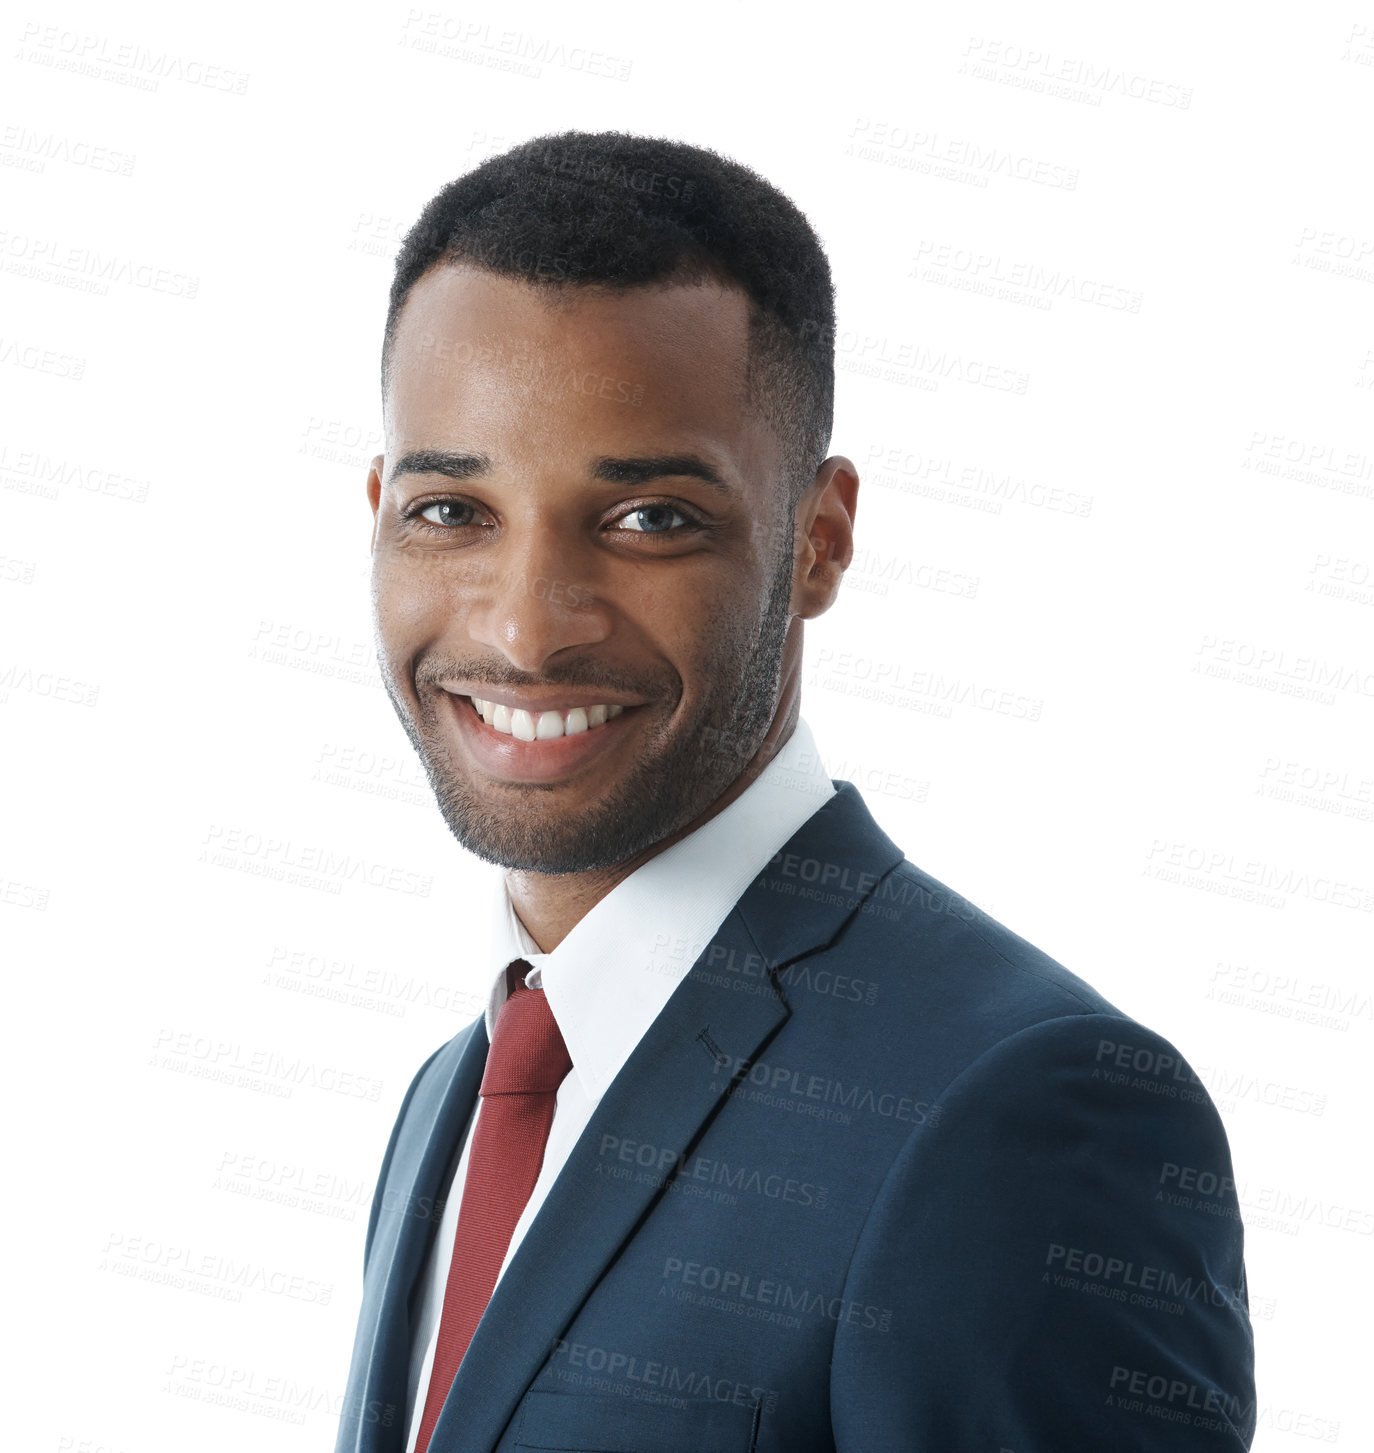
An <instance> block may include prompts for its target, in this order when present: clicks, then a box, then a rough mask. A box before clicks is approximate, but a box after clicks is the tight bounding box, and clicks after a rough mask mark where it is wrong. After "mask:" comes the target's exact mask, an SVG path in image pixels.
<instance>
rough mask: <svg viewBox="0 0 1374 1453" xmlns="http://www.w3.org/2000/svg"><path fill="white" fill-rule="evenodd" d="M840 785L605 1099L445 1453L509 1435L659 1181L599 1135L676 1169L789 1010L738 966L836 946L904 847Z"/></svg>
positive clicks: (507, 1288)
mask: <svg viewBox="0 0 1374 1453" xmlns="http://www.w3.org/2000/svg"><path fill="white" fill-rule="evenodd" d="M836 785H837V788H838V790H837V793H836V795H835V796H834V797H832V798H830V799H829V800H828V801H827V803H826V804H825V806H824V807H822V808H821V809H820V810H819V811H817V812H816V813H814V814H813V815H812V816H811V817H810V818H808V819H807V821H806V822H805V823H803V824H802V826H801V828H800V829H799V830H798V831H797V833H795V834H794V835H793V837H792V838H791V839H790V841H789V842H788V843H787V844H786V845H785V846H784V847H783V849H782V850H781V851H780V852H779V853H778V854H776V855H775V856H774V858H773V860H772V862H770V864H769V865H768V867H767V868H765V870H764V871H763V872H762V873H761V874H760V875H759V876H758V877H757V878H756V879H755V880H754V882H753V883H752V884H751V885H750V887H749V888H748V890H746V892H745V893H744V895H743V896H742V897H741V899H740V901H739V903H738V904H736V906H735V908H734V909H733V910H732V911H731V913H730V915H729V916H728V917H727V918H726V920H725V922H724V923H723V924H722V925H721V927H720V929H719V931H718V932H717V934H716V936H715V938H714V940H713V942H712V943H711V944H709V945H708V946H707V948H706V949H705V950H704V952H703V953H702V954H701V956H700V957H699V958H698V959H697V961H696V963H695V964H694V965H693V966H692V969H691V971H690V972H689V973H688V975H687V976H686V978H685V979H684V980H683V982H682V983H681V984H680V985H679V986H678V988H677V990H676V991H675V992H674V994H673V996H672V998H671V999H669V1001H668V1003H667V1005H666V1007H665V1008H664V1010H663V1012H662V1013H661V1014H660V1015H659V1017H658V1018H657V1019H656V1020H655V1021H654V1023H653V1024H652V1025H651V1026H650V1028H649V1030H648V1032H647V1033H646V1034H645V1036H644V1038H643V1039H642V1040H641V1041H640V1043H639V1045H638V1046H637V1047H636V1049H635V1051H634V1053H633V1054H632V1055H631V1056H630V1058H629V1060H628V1061H627V1062H626V1065H625V1067H624V1069H623V1070H622V1071H621V1072H620V1074H619V1075H618V1076H617V1077H616V1079H615V1081H614V1082H613V1083H612V1085H611V1087H610V1088H609V1089H608V1090H607V1092H606V1094H605V1095H604V1096H603V1097H602V1100H601V1103H600V1104H599V1105H598V1106H597V1109H596V1112H595V1113H594V1114H593V1116H592V1118H591V1120H590V1121H589V1122H588V1125H587V1128H586V1130H584V1131H583V1133H582V1136H581V1137H580V1139H579V1140H578V1142H577V1144H576V1146H574V1148H573V1151H572V1154H571V1156H570V1157H569V1159H568V1163H567V1165H566V1166H565V1167H564V1168H563V1171H562V1173H561V1174H560V1175H559V1176H558V1178H557V1180H556V1181H555V1182H554V1184H553V1187H552V1189H551V1191H550V1193H549V1196H548V1199H547V1200H546V1201H545V1203H544V1205H543V1206H542V1207H541V1208H540V1211H539V1214H538V1215H537V1216H536V1217H535V1219H534V1221H533V1223H532V1224H531V1226H530V1229H529V1231H528V1233H527V1234H526V1236H525V1238H524V1240H523V1241H522V1242H521V1244H520V1246H519V1248H518V1250H517V1251H516V1253H515V1255H514V1256H513V1257H512V1259H511V1262H510V1265H509V1266H508V1267H507V1269H506V1272H505V1275H504V1276H503V1277H502V1278H501V1281H500V1283H499V1284H498V1286H497V1288H496V1292H495V1294H494V1295H493V1297H492V1300H491V1303H490V1305H489V1306H488V1308H487V1311H486V1314H485V1315H484V1316H483V1318H482V1321H481V1323H480V1324H479V1326H478V1328H477V1333H476V1335H475V1336H474V1338H473V1340H472V1344H471V1346H470V1347H469V1348H468V1352H467V1355H466V1356H465V1357H464V1359H463V1362H462V1365H461V1366H460V1367H459V1369H458V1375H457V1377H456V1378H455V1379H454V1382H453V1387H452V1390H451V1391H450V1393H449V1396H448V1399H447V1400H446V1402H445V1404H444V1409H443V1412H442V1413H441V1414H440V1417H439V1421H438V1424H437V1426H436V1427H435V1430H434V1437H433V1440H432V1443H431V1447H432V1448H433V1450H434V1453H440V1450H442V1453H457V1450H462V1453H485V1450H489V1449H492V1448H494V1447H495V1446H496V1444H497V1443H498V1442H499V1441H500V1438H501V1436H502V1433H503V1431H504V1430H505V1427H506V1425H507V1423H508V1422H509V1421H510V1418H511V1415H512V1414H513V1413H514V1411H515V1408H516V1406H517V1404H518V1403H519V1401H520V1399H521V1398H522V1397H523V1396H524V1394H525V1391H526V1389H527V1388H528V1387H529V1385H530V1383H531V1382H532V1381H533V1380H534V1378H535V1377H536V1376H537V1375H538V1373H539V1370H540V1368H541V1367H542V1366H543V1364H544V1362H545V1360H546V1359H547V1358H548V1356H549V1354H550V1353H551V1352H552V1351H553V1348H554V1346H555V1344H556V1342H557V1340H558V1339H559V1338H560V1337H561V1336H562V1335H563V1333H564V1331H565V1330H566V1329H567V1327H568V1325H569V1324H570V1323H571V1321H572V1320H573V1318H574V1317H575V1316H576V1314H577V1311H578V1309H579V1307H581V1305H582V1303H583V1302H584V1301H585V1300H586V1298H587V1297H588V1296H589V1295H590V1293H591V1292H592V1290H593V1288H594V1287H595V1286H596V1283H597V1281H598V1280H599V1278H600V1277H601V1275H602V1273H603V1272H604V1271H605V1269H606V1267H607V1266H608V1265H609V1264H610V1262H611V1261H612V1260H613V1259H614V1257H615V1255H616V1253H617V1252H618V1251H619V1249H620V1247H621V1246H622V1245H623V1244H624V1242H625V1241H626V1239H627V1238H628V1237H629V1236H630V1235H632V1234H633V1232H634V1230H635V1228H636V1226H637V1225H638V1224H639V1222H640V1221H641V1220H642V1219H643V1217H644V1216H645V1215H646V1214H647V1213H648V1211H649V1210H650V1208H651V1207H652V1205H653V1204H654V1202H655V1201H656V1200H657V1199H658V1197H659V1196H660V1195H661V1194H662V1183H661V1182H660V1183H658V1184H655V1183H654V1180H653V1178H651V1177H647V1176H646V1177H645V1178H644V1179H643V1180H642V1181H641V1180H639V1179H638V1178H629V1179H625V1180H619V1179H614V1178H610V1177H606V1176H603V1175H601V1174H598V1165H599V1164H604V1163H605V1161H604V1158H603V1157H602V1155H601V1153H600V1152H601V1146H602V1137H603V1136H607V1135H610V1136H616V1137H619V1139H620V1140H621V1141H626V1140H633V1141H637V1142H639V1143H641V1144H648V1145H652V1146H654V1147H655V1148H656V1149H657V1151H658V1152H659V1155H660V1157H661V1160H660V1163H663V1164H666V1165H668V1166H669V1168H670V1172H671V1166H672V1165H673V1164H675V1163H677V1162H678V1158H680V1157H684V1156H686V1155H687V1154H688V1153H689V1152H690V1148H691V1146H692V1145H693V1143H694V1142H695V1141H696V1140H697V1138H698V1137H699V1136H700V1135H701V1133H702V1132H703V1131H704V1130H705V1129H706V1127H707V1125H708V1124H709V1123H710V1121H711V1119H712V1118H713V1117H714V1116H715V1114H716V1113H717V1111H718V1110H719V1109H720V1108H721V1106H722V1104H723V1103H724V1101H725V1099H726V1097H727V1095H728V1093H729V1090H730V1088H731V1084H732V1076H733V1078H734V1079H736V1080H737V1079H738V1078H739V1076H740V1075H742V1074H744V1073H747V1069H748V1065H749V1064H750V1063H752V1062H753V1061H754V1060H755V1059H756V1058H757V1057H758V1055H759V1054H760V1053H761V1052H762V1050H763V1048H764V1047H765V1046H766V1044H767V1043H768V1041H769V1040H770V1039H771V1038H772V1037H773V1035H775V1034H776V1033H777V1031H778V1030H779V1029H780V1028H781V1027H782V1025H783V1024H784V1023H785V1022H786V1020H787V1018H788V1017H789V1015H790V1014H791V1012H792V1011H791V1009H790V1007H789V1006H788V1004H787V1002H786V999H785V997H784V996H783V995H782V994H781V993H780V992H779V991H778V990H777V989H776V988H775V987H774V986H773V985H772V984H771V983H768V992H767V993H758V994H738V993H735V992H733V987H734V986H733V978H734V976H735V973H737V972H738V969H737V967H736V968H735V970H734V973H732V972H730V969H731V967H732V966H737V965H739V964H740V963H742V962H744V961H746V960H747V958H748V956H749V955H751V954H757V955H759V956H760V957H761V958H762V960H763V962H764V963H765V964H766V965H767V967H768V968H769V969H780V968H783V967H785V966H786V965H787V964H788V963H790V962H791V961H792V960H793V959H795V958H798V957H800V956H802V955H803V954H806V953H809V952H811V951H812V950H814V949H816V948H817V947H823V946H825V945H826V944H828V943H829V942H831V941H832V940H833V939H834V938H835V936H836V935H837V934H838V933H839V931H840V929H841V928H842V926H843V924H844V923H845V921H846V920H847V919H848V918H849V917H850V916H851V915H852V914H853V913H854V912H855V911H857V910H858V908H859V907H860V906H861V904H862V903H863V901H864V900H865V899H866V898H867V897H868V895H869V894H870V893H871V892H872V890H873V886H874V885H875V883H876V882H877V880H878V879H879V878H880V877H881V876H882V875H883V874H885V873H886V872H887V871H888V870H889V869H890V868H891V867H893V866H894V865H895V864H896V863H898V862H900V861H901V859H902V853H901V851H900V849H898V848H897V847H896V845H895V844H894V843H893V842H892V841H891V839H890V838H888V837H887V836H886V834H885V833H883V832H882V831H881V829H880V828H879V827H878V826H877V824H876V823H875V822H874V821H873V819H872V817H871V816H870V815H869V813H868V810H867V808H866V807H865V806H864V803H863V799H862V798H861V797H860V796H859V794H858V792H857V791H856V790H855V788H854V787H853V786H852V785H851V784H849V783H848V782H840V783H837V784H836ZM722 970H724V972H722ZM766 982H767V981H765V983H766ZM483 1048H484V1049H485V1035H484V1036H483ZM737 1067H742V1068H738V1069H737ZM479 1078H480V1072H479ZM473 1093H475V1086H474V1090H473ZM461 1123H462V1122H461V1120H460V1121H459V1125H458V1131H460V1130H461ZM458 1131H455V1132H454V1133H455V1135H456V1134H457V1133H458ZM441 1169H442V1167H441ZM416 1265H417V1267H418V1262H417V1263H416Z"/></svg>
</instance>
